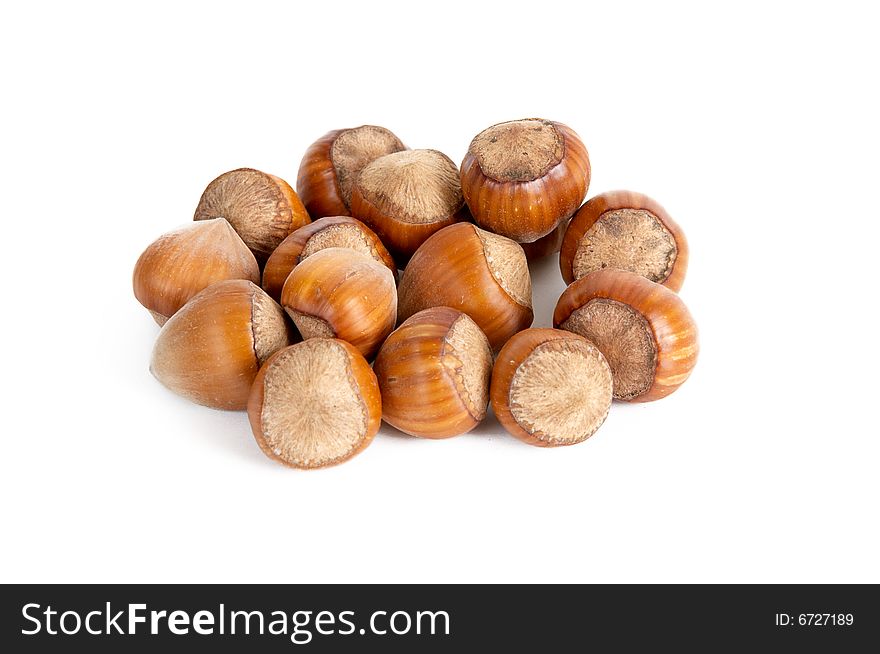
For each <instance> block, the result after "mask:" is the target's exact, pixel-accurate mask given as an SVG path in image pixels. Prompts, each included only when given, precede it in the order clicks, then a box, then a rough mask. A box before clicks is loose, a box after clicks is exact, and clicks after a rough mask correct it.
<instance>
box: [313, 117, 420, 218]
mask: <svg viewBox="0 0 880 654" xmlns="http://www.w3.org/2000/svg"><path fill="white" fill-rule="evenodd" d="M401 150H406V146H405V145H404V144H403V143H401V141H400V139H399V138H397V137H396V136H395V135H394V134H392V133H391V132H390V131H388V130H387V129H385V128H384V127H377V126H376V125H361V126H360V127H353V128H350V129H335V130H333V131H331V132H328V133H327V134H325V135H324V136H322V137H321V138H320V139H318V140H317V141H315V142H314V143H313V144H312V145H311V146H309V149H308V150H306V154H305V156H304V157H303V159H302V162H301V163H300V165H299V174H298V175H297V179H296V190H297V192H298V193H299V197H300V199H301V200H302V201H303V204H304V205H305V207H306V209H307V210H308V212H309V215H311V216H312V218H323V217H325V216H348V215H351V214H350V212H349V203H350V201H351V189H352V186H353V185H354V181H355V179H357V176H358V175H359V174H360V172H361V170H362V169H363V167H364V166H366V165H367V164H368V163H370V162H371V161H373V160H374V159H377V158H379V157H381V156H383V155H386V154H391V153H392V152H400V151H401Z"/></svg>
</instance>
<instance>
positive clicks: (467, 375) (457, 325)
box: [373, 307, 492, 438]
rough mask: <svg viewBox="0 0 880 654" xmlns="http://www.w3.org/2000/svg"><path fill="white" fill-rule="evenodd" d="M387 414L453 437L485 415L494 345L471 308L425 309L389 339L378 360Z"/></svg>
mask: <svg viewBox="0 0 880 654" xmlns="http://www.w3.org/2000/svg"><path fill="white" fill-rule="evenodd" d="M373 369H374V371H375V373H376V377H377V378H378V380H379V389H380V391H381V393H382V417H383V418H384V419H385V421H386V422H387V423H388V424H390V425H392V426H393V427H396V428H397V429H400V430H401V431H404V432H406V433H408V434H411V435H413V436H422V437H424V438H448V437H450V436H457V435H459V434H463V433H465V432H467V431H470V430H471V429H473V428H474V427H476V426H477V425H478V424H480V422H481V421H482V420H483V418H485V417H486V407H487V406H488V404H489V376H490V374H491V372H492V349H491V348H490V347H489V341H488V340H487V339H486V335H485V334H483V332H482V331H481V330H480V328H479V327H477V325H476V323H475V322H474V321H473V320H471V319H470V318H469V317H468V316H467V315H466V314H464V313H462V312H460V311H456V310H455V309H450V308H449V307H433V308H431V309H425V310H424V311H420V312H419V313H417V314H415V315H414V316H412V317H411V318H409V319H408V320H406V321H405V322H404V323H403V324H402V325H401V326H400V327H398V328H397V329H396V330H395V331H394V332H393V333H392V334H391V335H390V336H389V337H388V339H387V340H386V341H385V343H384V345H382V348H381V349H380V350H379V354H378V356H377V357H376V362H375V364H374V366H373Z"/></svg>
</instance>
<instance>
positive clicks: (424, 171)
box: [351, 150, 470, 263]
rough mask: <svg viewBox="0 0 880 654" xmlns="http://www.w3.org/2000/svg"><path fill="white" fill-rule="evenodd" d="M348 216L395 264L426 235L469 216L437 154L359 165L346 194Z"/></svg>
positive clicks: (454, 175) (410, 153)
mask: <svg viewBox="0 0 880 654" xmlns="http://www.w3.org/2000/svg"><path fill="white" fill-rule="evenodd" d="M351 215H353V216H355V217H356V218H359V219H360V220H363V221H364V222H365V223H366V224H367V225H368V226H369V227H371V228H372V229H373V230H375V232H376V233H377V234H378V235H379V238H381V239H382V242H383V243H385V245H386V246H387V247H388V249H389V250H390V251H391V253H392V254H393V255H394V258H395V259H396V260H397V261H398V263H403V262H405V261H407V260H408V259H409V258H410V257H411V256H412V254H413V252H415V251H416V249H417V248H418V247H419V246H420V245H421V244H422V243H424V242H425V240H426V239H427V238H428V237H429V236H431V234H434V233H436V232H438V231H439V230H441V229H442V228H444V227H446V226H448V225H451V224H453V223H456V222H460V221H463V220H468V219H469V218H470V214H469V213H468V211H467V208H466V207H465V204H464V198H463V196H462V194H461V182H460V180H459V175H458V168H457V167H456V166H455V164H454V163H453V162H452V160H451V159H450V158H449V157H447V156H446V155H445V154H443V153H442V152H438V151H437V150H406V151H404V152H396V153H394V154H389V155H385V156H384V157H380V158H378V159H376V160H374V161H373V162H371V163H370V164H368V165H367V166H365V167H364V169H363V170H362V171H361V174H360V175H359V176H358V178H357V180H356V181H355V184H354V188H353V190H352V194H351Z"/></svg>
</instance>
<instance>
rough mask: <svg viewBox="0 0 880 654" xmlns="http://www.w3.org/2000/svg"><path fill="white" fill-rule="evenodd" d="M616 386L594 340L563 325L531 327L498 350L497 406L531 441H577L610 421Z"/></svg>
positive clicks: (504, 421)
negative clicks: (559, 326) (550, 327)
mask: <svg viewBox="0 0 880 654" xmlns="http://www.w3.org/2000/svg"><path fill="white" fill-rule="evenodd" d="M611 389H612V380H611V369H610V368H609V367H608V363H607V362H606V361H605V357H604V356H602V353H601V352H600V351H599V349H598V348H597V347H596V346H595V345H593V344H592V343H591V342H590V341H588V340H587V339H585V338H584V337H582V336H578V335H577V334H573V333H571V332H566V331H562V330H559V329H540V328H535V329H526V330H525V331H521V332H519V333H518V334H516V335H515V336H514V337H513V338H511V339H510V340H509V341H507V343H506V344H505V346H504V347H503V348H501V352H500V353H499V354H498V360H497V361H496V362H495V368H494V370H493V371H492V389H491V397H492V410H493V411H494V412H495V416H496V417H497V418H498V422H500V423H501V425H502V426H503V427H504V428H505V429H506V430H507V431H508V432H510V433H511V434H512V435H513V436H516V437H517V438H518V439H520V440H522V441H525V442H526V443H529V444H530V445H539V446H542V447H553V446H558V445H574V444H575V443H580V442H582V441H585V440H586V439H588V438H589V437H590V436H592V435H593V434H594V433H595V432H596V430H597V429H599V427H600V426H601V425H602V423H603V422H605V418H606V417H607V416H608V410H609V409H610V408H611Z"/></svg>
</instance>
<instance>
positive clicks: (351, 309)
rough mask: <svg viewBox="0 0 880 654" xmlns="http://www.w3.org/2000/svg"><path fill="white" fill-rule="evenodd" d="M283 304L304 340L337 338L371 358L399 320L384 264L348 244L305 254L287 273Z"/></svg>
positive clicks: (393, 290) (390, 279)
mask: <svg viewBox="0 0 880 654" xmlns="http://www.w3.org/2000/svg"><path fill="white" fill-rule="evenodd" d="M281 304H282V306H283V307H284V309H285V310H286V311H287V313H288V314H289V315H290V317H291V318H292V319H293V322H294V324H295V325H296V326H297V328H298V329H299V332H300V334H302V337H303V338H304V339H309V338H317V337H326V338H339V339H342V340H344V341H348V342H349V343H351V344H352V345H354V346H355V347H356V348H357V349H358V350H359V351H360V353H361V354H363V355H364V356H365V357H367V358H370V357H372V356H373V355H374V354H375V353H376V350H378V349H379V346H380V345H381V344H382V341H384V340H385V337H386V336H388V334H390V333H391V331H392V330H393V329H394V323H395V321H396V320H397V290H396V289H395V286H394V276H393V275H392V274H391V271H390V270H388V268H387V267H386V266H384V265H382V264H380V263H377V262H376V261H375V260H374V259H373V258H371V257H368V256H367V255H365V254H361V253H360V252H356V251H354V250H349V249H347V248H327V249H325V250H321V251H319V252H316V253H315V254H313V255H312V256H310V257H308V258H307V259H305V260H304V261H303V262H302V263H300V264H299V265H298V266H297V267H296V268H294V269H293V272H291V273H290V276H289V277H288V278H287V281H286V282H285V284H284V288H283V290H282V291H281Z"/></svg>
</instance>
